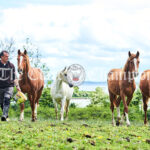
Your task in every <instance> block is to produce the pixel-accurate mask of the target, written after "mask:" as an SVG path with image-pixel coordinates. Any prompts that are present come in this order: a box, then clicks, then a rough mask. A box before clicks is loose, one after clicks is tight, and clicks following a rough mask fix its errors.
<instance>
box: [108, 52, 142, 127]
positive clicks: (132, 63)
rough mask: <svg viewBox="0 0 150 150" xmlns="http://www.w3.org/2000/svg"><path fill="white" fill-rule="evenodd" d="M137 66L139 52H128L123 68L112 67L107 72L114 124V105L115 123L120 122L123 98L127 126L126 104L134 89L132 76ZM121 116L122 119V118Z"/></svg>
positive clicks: (136, 72)
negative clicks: (116, 114) (115, 109)
mask: <svg viewBox="0 0 150 150" xmlns="http://www.w3.org/2000/svg"><path fill="white" fill-rule="evenodd" d="M138 68H139V52H137V53H136V54H131V53H130V52H129V57H128V59H127V62H126V64H125V65H124V68H123V69H112V70H111V71H110V72H109V73H108V79H107V82H108V91H109V96H110V102H111V106H110V108H111V110H112V124H113V125H115V119H114V107H115V106H116V107H117V113H118V116H117V123H116V125H119V123H120V119H121V118H120V107H119V106H120V102H121V99H122V100H123V105H124V115H123V118H124V116H125V117H126V123H127V125H128V126H129V125H130V122H129V118H128V106H129V103H130V101H131V100H132V97H133V93H134V91H135V89H136V84H135V80H134V77H136V76H137V75H138ZM126 97H127V101H126ZM123 118H122V119H123Z"/></svg>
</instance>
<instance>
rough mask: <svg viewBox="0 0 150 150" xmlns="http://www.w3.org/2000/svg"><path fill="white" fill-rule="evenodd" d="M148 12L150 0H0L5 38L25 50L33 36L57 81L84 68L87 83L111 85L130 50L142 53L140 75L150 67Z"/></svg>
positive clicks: (1, 34)
mask: <svg viewBox="0 0 150 150" xmlns="http://www.w3.org/2000/svg"><path fill="white" fill-rule="evenodd" d="M149 14H150V1H149V0H121V1H120V0H22V1H18V0H7V1H5V0H0V40H3V39H5V38H8V39H9V38H13V39H14V40H15V43H16V44H17V49H22V47H21V45H22V43H23V42H24V41H25V39H26V38H30V40H31V41H32V43H34V45H36V46H37V47H38V49H39V50H40V52H41V54H42V56H41V60H42V62H43V63H46V64H47V65H48V67H49V69H50V76H52V79H54V78H55V76H56V74H57V72H59V71H60V70H62V69H63V68H64V67H65V66H69V65H72V64H80V65H82V66H83V67H84V69H85V72H86V81H106V79H107V73H108V72H109V70H110V69H112V68H122V67H123V66H124V64H125V62H126V60H127V58H128V51H131V52H132V53H136V52H137V51H139V52H140V68H139V71H140V72H143V71H144V70H146V69H149V68H150V61H149V60H150V17H149ZM17 49H16V54H17Z"/></svg>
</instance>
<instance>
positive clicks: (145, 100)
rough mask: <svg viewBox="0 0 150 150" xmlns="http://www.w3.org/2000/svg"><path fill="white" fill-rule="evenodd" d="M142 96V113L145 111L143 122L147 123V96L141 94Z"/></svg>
mask: <svg viewBox="0 0 150 150" xmlns="http://www.w3.org/2000/svg"><path fill="white" fill-rule="evenodd" d="M142 97H143V104H144V105H143V109H144V113H145V119H144V124H145V125H146V124H147V104H148V97H146V96H144V95H143V94H142Z"/></svg>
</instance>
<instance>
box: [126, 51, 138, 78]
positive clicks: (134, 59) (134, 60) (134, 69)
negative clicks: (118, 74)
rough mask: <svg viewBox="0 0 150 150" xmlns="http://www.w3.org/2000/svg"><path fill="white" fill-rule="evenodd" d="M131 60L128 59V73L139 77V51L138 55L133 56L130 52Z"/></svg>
mask: <svg viewBox="0 0 150 150" xmlns="http://www.w3.org/2000/svg"><path fill="white" fill-rule="evenodd" d="M128 54H129V58H128V71H129V72H130V73H132V74H133V76H134V77H136V76H138V74H139V73H138V69H139V63H140V60H139V55H140V53H139V51H137V53H136V54H131V52H130V51H129V53H128Z"/></svg>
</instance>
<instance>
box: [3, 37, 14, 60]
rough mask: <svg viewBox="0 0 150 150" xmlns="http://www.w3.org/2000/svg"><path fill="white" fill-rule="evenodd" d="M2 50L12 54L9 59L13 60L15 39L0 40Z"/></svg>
mask: <svg viewBox="0 0 150 150" xmlns="http://www.w3.org/2000/svg"><path fill="white" fill-rule="evenodd" d="M0 50H1V51H2V50H6V51H8V52H9V54H11V55H10V56H9V59H10V60H11V59H12V58H13V57H14V52H15V40H14V39H13V38H10V39H4V40H0Z"/></svg>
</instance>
